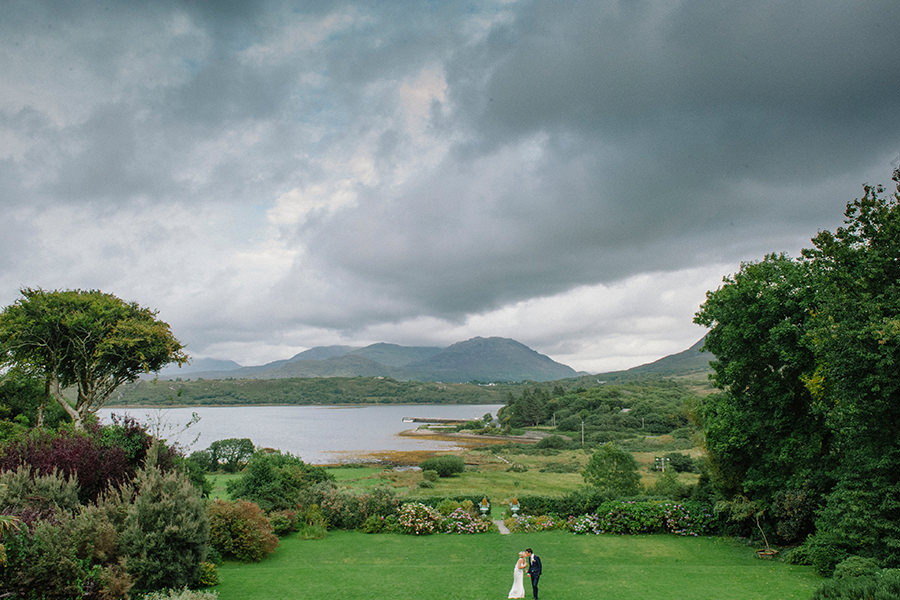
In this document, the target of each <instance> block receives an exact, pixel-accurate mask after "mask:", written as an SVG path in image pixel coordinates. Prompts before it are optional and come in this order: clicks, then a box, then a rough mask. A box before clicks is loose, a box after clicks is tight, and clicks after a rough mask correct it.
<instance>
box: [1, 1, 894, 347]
mask: <svg viewBox="0 0 900 600" xmlns="http://www.w3.org/2000/svg"><path fill="white" fill-rule="evenodd" d="M897 22H900V5H898V4H897V3H896V2H893V1H889V0H884V1H873V2H866V3H863V4H857V5H847V4H843V3H836V2H835V3H812V2H801V3H782V2H774V1H772V2H764V3H745V2H716V3H712V4H711V3H693V2H667V1H663V0H659V1H655V2H654V1H648V2H613V1H610V2H567V3H562V4H561V3H549V2H538V1H534V2H532V1H520V2H514V3H507V2H497V3H496V4H490V3H479V4H476V5H464V4H462V3H456V2H446V3H420V2H389V3H375V4H372V3H361V2H350V1H346V2H333V3H326V2H302V3H296V2H227V3H223V2H216V3H205V2H201V3H196V2H195V3H182V2H154V3H115V4H108V5H103V4H96V3H71V2H59V3H52V2H19V3H12V4H11V5H10V10H8V11H6V14H5V18H4V19H2V20H0V39H2V40H3V41H2V42H0V61H2V62H3V63H4V64H3V66H4V67H5V74H6V76H7V78H6V86H5V88H4V87H2V86H0V139H2V140H3V141H4V142H5V143H6V142H7V141H8V143H6V145H5V149H4V150H5V152H4V153H0V194H2V196H3V198H2V201H3V202H4V206H5V208H7V209H9V208H15V209H19V210H18V212H16V213H15V214H16V215H17V216H16V217H15V218H14V219H8V220H7V222H6V225H5V227H4V228H3V229H2V231H0V239H2V240H3V241H0V246H2V249H3V250H4V257H2V258H0V279H2V280H5V281H15V282H16V285H19V284H26V285H28V284H31V281H19V279H22V278H26V277H32V276H34V277H35V278H45V279H41V280H42V281H46V280H47V278H49V279H52V277H55V276H60V274H61V273H62V274H63V275H69V276H70V277H71V279H66V280H65V282H66V284H68V282H69V281H72V282H73V283H74V284H75V285H84V284H81V283H80V282H79V281H77V280H76V279H79V278H80V279H81V280H82V281H88V282H90V284H91V285H96V286H97V287H104V288H105V287H108V286H111V285H114V286H116V287H117V289H112V290H110V291H112V292H114V293H115V292H119V293H122V294H123V295H127V294H125V291H129V290H133V291H134V292H135V293H136V294H139V295H140V296H141V297H137V298H135V299H136V300H138V301H140V302H142V303H146V304H151V305H154V304H155V305H158V306H166V307H167V310H170V311H172V313H173V314H177V315H178V317H177V318H178V319H179V323H180V324H181V326H182V327H183V328H184V331H186V332H189V335H190V336H191V338H192V340H203V341H201V342H200V343H199V345H200V347H201V348H202V344H204V343H208V344H212V343H216V344H227V343H228V342H229V341H234V343H235V344H238V343H249V342H250V341H252V340H253V339H254V337H257V338H264V337H266V338H267V339H268V338H278V337H279V336H287V337H289V336H291V335H300V334H299V333H297V332H307V331H311V330H317V328H318V330H321V331H326V332H327V333H325V334H323V335H325V336H327V335H333V336H337V337H339V336H345V338H344V339H345V341H346V339H347V337H349V336H352V333H353V332H365V331H373V330H374V331H379V332H384V331H389V330H390V329H391V328H394V329H395V330H396V331H398V332H400V331H402V332H403V334H404V335H407V336H409V335H411V334H410V330H409V329H404V328H405V327H412V326H413V325H409V324H410V323H412V324H415V323H418V322H429V323H431V322H433V323H442V324H443V325H442V326H443V327H445V328H446V330H447V331H452V332H454V333H455V332H457V331H461V330H462V328H463V324H465V323H466V322H467V319H469V318H471V316H472V315H478V314H487V313H489V312H490V311H492V310H494V309H497V308H500V307H504V306H508V305H509V303H513V302H517V301H522V300H529V299H532V298H535V297H549V296H553V295H554V294H560V293H563V292H566V291H567V290H572V289H575V288H577V287H578V286H585V285H588V286H589V285H594V284H597V283H609V282H616V281H625V280H627V279H628V278H629V277H631V276H633V275H635V274H638V273H646V272H657V271H666V270H678V269H685V268H690V267H695V266H702V265H706V264H709V263H710V262H711V261H715V262H717V263H719V264H722V263H736V262H737V261H740V260H746V259H754V258H758V257H761V256H762V255H763V254H764V253H765V252H770V251H778V250H782V249H785V250H793V249H794V248H796V247H798V245H802V244H804V243H805V242H806V241H808V238H809V237H811V236H812V235H814V234H815V232H816V230H817V229H820V228H823V227H833V226H834V224H835V223H836V222H837V221H838V220H839V218H840V213H841V211H842V209H843V205H844V203H845V202H846V201H848V200H849V199H850V198H852V197H853V196H855V195H858V194H859V186H860V184H861V183H863V182H864V181H870V182H878V181H872V178H873V177H874V178H876V179H878V178H881V179H880V180H883V179H886V178H887V176H888V175H889V173H890V169H891V167H892V165H890V164H883V163H885V161H888V160H895V161H896V158H895V157H897V156H898V155H900V154H898V153H900V146H898V138H900V136H898V133H900V122H898V116H897V115H900V94H898V93H897V92H898V89H897V86H898V81H900V73H898V70H900V69H898V67H897V65H900V47H898V46H897V44H896V43H895V42H894V37H896V36H895V35H894V32H893V26H894V24H895V23H897ZM323 24H327V25H328V26H329V27H330V29H327V30H326V29H323V28H324V27H325V25H323ZM323 32H327V33H323ZM423 72H428V73H429V74H434V76H435V77H440V76H443V77H445V78H446V84H447V89H446V95H438V96H440V97H438V96H435V97H434V98H432V99H431V104H430V106H428V107H426V110H425V113H426V117H427V120H426V122H424V123H422V124H421V131H420V130H419V129H416V128H413V130H409V129H406V128H405V121H404V119H405V118H406V117H407V115H406V114H405V113H404V110H405V107H404V106H402V105H401V104H402V98H401V101H400V102H398V97H400V94H399V89H400V86H403V85H409V83H410V82H411V81H415V80H416V78H417V77H418V76H419V75H420V74H421V73H423ZM422 155H427V156H422ZM354 160H359V161H360V162H362V163H364V166H363V167H360V170H359V171H357V170H354V169H355V166H354V165H352V164H350V163H352V162H353V161H354ZM367 169H369V170H370V171H371V174H370V175H369V176H368V177H366V176H363V175H360V174H359V173H366V172H367V171H366V170H367ZM337 180H340V181H341V182H342V183H343V182H344V181H349V185H350V186H352V191H353V193H354V194H355V197H354V200H353V201H351V202H347V203H346V204H342V205H340V207H335V206H331V205H328V206H327V208H322V207H319V208H313V209H311V212H309V213H308V214H306V215H305V217H304V218H302V219H300V220H299V221H298V222H296V223H294V224H291V223H290V222H287V221H286V222H279V223H277V224H272V223H269V222H268V221H267V220H266V211H267V209H269V208H272V207H273V205H274V203H275V201H276V199H278V198H279V197H281V196H282V195H283V194H286V193H288V192H290V191H291V190H295V189H302V190H312V192H308V193H310V194H315V193H316V192H315V190H317V189H325V190H326V192H323V195H325V194H327V193H329V192H328V190H333V189H335V188H336V186H335V185H332V184H334V182H335V181H337ZM311 200H321V199H320V198H312V199H311ZM67 204H71V205H72V206H75V207H77V208H78V209H79V210H80V211H83V213H79V214H83V215H84V219H83V224H84V227H86V228H87V229H86V230H85V231H82V232H79V234H80V236H82V237H75V238H74V243H77V242H78V240H84V241H85V242H91V241H92V240H93V239H95V238H97V237H98V236H104V235H109V237H110V239H109V240H106V241H105V242H104V243H103V244H100V243H97V244H93V245H91V244H86V245H89V246H90V248H87V249H84V250H82V249H78V250H72V251H69V252H66V251H65V250H64V249H63V248H62V245H58V244H57V243H56V242H52V241H48V240H47V239H42V238H40V237H38V236H39V234H38V233H37V232H39V231H44V230H46V231H47V232H49V233H48V234H47V235H56V236H57V238H59V239H63V238H64V237H65V235H66V233H67V232H66V231H65V225H64V224H62V223H61V224H59V225H53V224H49V223H48V222H47V221H46V217H43V218H42V217H35V219H41V220H40V222H34V223H27V224H25V223H23V222H22V221H21V219H22V218H24V217H22V216H21V215H24V214H26V213H27V214H35V215H42V214H44V213H42V212H41V210H39V209H41V208H51V207H61V206H65V205H67ZM313 204H316V203H315V202H313ZM316 206H318V205H316ZM322 206H325V205H324V204H322ZM172 207H189V208H187V209H185V212H179V211H178V210H171V211H170V210H165V209H170V208H172ZM26 209H27V210H26ZM30 211H33V213H32V212H30ZM155 211H159V213H160V214H166V215H178V216H179V218H183V219H185V220H186V222H185V223H183V224H180V225H181V226H180V227H178V226H175V225H174V224H172V223H166V224H165V227H161V228H156V227H153V225H152V223H151V222H150V221H151V220H152V215H153V214H154V212H155ZM10 214H13V213H10ZM109 215H113V216H114V217H115V219H112V220H110V219H107V218H106V217H108V216H109ZM182 215H187V216H182ZM200 215H202V217H201V216H200ZM210 215H221V218H220V219H219V220H217V221H215V222H210V219H211V217H210ZM132 216H133V218H130V217H132ZM92 218H93V221H95V222H96V223H99V226H98V229H97V230H96V231H95V230H91V229H90V227H91V226H90V225H88V224H89V223H90V222H91V221H92ZM191 218H195V219H197V221H191V220H190V219H191ZM15 219H20V221H16V220H15ZM111 222H114V223H116V224H118V226H119V227H120V228H122V231H119V232H116V235H110V232H108V231H106V230H104V229H103V227H104V226H105V225H106V224H107V223H111ZM13 224H15V225H13ZM38 225H41V227H38ZM13 226H14V227H15V231H8V230H9V229H10V228H12V227H13ZM54 227H56V229H54ZM11 240H15V245H10V244H11V243H12V242H11ZM129 244H132V246H129ZM210 245H212V246H214V247H212V248H210V247H209V246H210ZM28 247H37V248H40V256H36V257H34V256H32V257H29V258H25V257H21V256H20V257H16V256H15V255H16V253H17V249H19V248H28ZM270 247H276V248H277V249H278V251H280V252H283V253H284V255H294V254H295V255H296V264H295V265H294V268H293V270H291V271H290V272H288V273H282V272H280V271H278V270H277V269H272V273H273V275H271V277H272V278H273V279H271V280H261V279H252V283H248V282H247V280H244V279H242V277H247V276H248V274H250V275H252V274H253V266H252V265H253V264H254V263H252V261H251V262H249V263H241V260H242V259H241V258H240V256H239V255H240V254H241V253H242V252H249V253H251V254H252V253H253V252H254V251H256V250H258V249H260V248H266V249H267V250H268V249H270ZM7 252H9V254H8V255H7ZM292 253H293V254H292ZM179 255H180V256H179ZM260 255H261V256H267V255H266V253H265V252H263V251H262V250H260ZM279 256H282V255H279ZM260 260H262V259H260ZM180 261H181V262H180ZM191 261H197V262H198V263H200V264H197V265H196V268H195V269H194V271H195V272H194V273H192V274H191V275H186V276H185V278H184V279H182V276H181V275H180V274H179V273H180V272H181V271H185V272H189V271H190V269H183V266H184V264H185V263H187V264H190V262H191ZM52 264H56V265H64V266H65V269H63V268H61V267H58V266H57V267H56V268H50V267H43V266H42V265H52ZM247 264H250V265H251V266H246V265H247ZM17 265H18V266H17ZM21 265H27V266H28V267H29V268H28V272H27V273H26V272H24V271H22V270H21V269H22V267H21ZM132 265H137V267H133V266H132ZM242 269H243V270H242ZM196 272H200V273H205V275H203V276H201V277H197V275H196ZM267 273H268V271H267ZM267 276H269V275H267ZM49 285H51V286H53V283H52V282H51V283H50V284H49ZM698 285H699V284H698ZM254 286H257V287H258V293H257V292H256V290H255V289H251V288H254ZM6 287H7V288H10V286H6ZM10 289H11V288H10ZM122 290H125V291H122ZM184 290H186V291H184ZM5 293H6V295H9V293H10V290H8V289H7V290H6V292H5ZM685 293H687V292H685ZM145 294H146V295H147V296H149V297H145V296H144V295H145ZM10 300H11V298H10ZM176 302H181V303H190V304H191V305H192V306H191V308H189V309H188V308H179V307H178V306H175V303H176ZM194 303H196V306H194ZM642 306H643V305H642ZM542 310H545V311H547V310H549V309H547V308H543V309H542ZM642 310H643V311H646V310H652V308H651V309H647V308H646V307H644V308H642ZM575 312H577V311H574V312H573V314H575ZM673 318H674V317H673ZM685 318H686V319H688V320H689V319H690V315H685ZM642 322H647V321H642ZM404 324H406V325H404ZM579 329H581V328H580V327H579V326H578V325H577V324H575V325H573V323H572V322H568V323H566V324H565V325H563V324H560V325H559V328H558V329H557V331H559V332H560V334H561V335H565V336H567V337H568V336H570V335H571V332H572V331H578V330H579ZM585 329H587V328H585ZM590 331H591V332H593V333H591V334H590V335H591V336H600V335H612V333H610V332H611V331H612V330H611V329H609V328H608V327H602V326H597V327H596V328H593V329H591V330H590ZM474 333H475V334H487V335H489V334H491V333H492V332H489V331H483V332H481V331H479V332H474ZM504 333H508V334H510V335H511V333H509V332H504ZM616 333H618V332H616ZM428 335H434V336H438V334H437V333H432V332H429V333H428ZM513 337H516V336H513ZM553 337H554V333H553V332H552V331H548V332H545V333H544V334H543V336H542V338H541V339H542V340H545V341H546V340H550V339H552V338H553ZM189 341H191V340H189ZM387 341H394V340H387ZM405 341H407V342H411V341H412V340H410V339H406V340H405ZM450 341H454V340H450ZM691 341H693V340H691ZM295 342H296V338H292V343H295ZM191 343H192V344H193V345H194V346H195V347H197V346H198V342H196V341H192V342H191ZM624 345H627V344H626V343H625V342H623V346H624ZM587 346H593V344H586V343H583V342H582V341H581V340H578V339H572V341H571V342H570V343H569V344H568V346H567V345H565V344H561V345H559V346H558V347H559V348H560V349H561V351H567V350H566V348H567V347H572V348H575V347H587Z"/></svg>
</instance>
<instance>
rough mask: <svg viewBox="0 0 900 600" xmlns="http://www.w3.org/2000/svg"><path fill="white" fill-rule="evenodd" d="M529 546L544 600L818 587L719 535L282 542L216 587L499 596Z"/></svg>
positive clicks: (272, 593) (396, 597) (448, 598)
mask: <svg viewBox="0 0 900 600" xmlns="http://www.w3.org/2000/svg"><path fill="white" fill-rule="evenodd" d="M526 546H531V547H533V548H534V549H535V551H536V552H537V553H538V554H539V555H540V556H541V559H542V561H543V564H544V575H543V577H542V578H541V597H542V598H545V599H550V600H553V599H565V600H596V599H597V598H615V599H617V600H646V599H648V598H664V599H665V600H710V599H715V600H791V599H798V600H800V599H803V600H805V599H807V598H809V597H810V596H811V595H812V593H813V591H814V590H815V589H816V588H817V587H818V586H819V585H820V584H821V579H820V578H819V577H818V576H816V575H815V574H814V572H813V570H812V568H811V567H798V566H792V565H787V564H784V563H782V562H778V561H763V560H759V559H757V558H756V557H755V555H754V553H753V549H752V548H750V547H748V546H746V545H744V544H741V543H739V542H736V541H733V540H728V539H720V538H684V537H677V536H593V535H590V536H575V535H572V534H570V533H565V532H560V531H553V532H544V533H532V534H512V535H500V534H481V535H469V536H466V535H434V536H425V537H414V536H407V535H399V534H379V535H366V534H364V533H359V532H347V531H332V532H329V534H328V537H326V538H325V539H322V540H310V541H304V540H300V539H298V538H297V537H296V536H290V537H288V538H284V539H283V540H282V543H281V546H280V548H279V549H278V551H277V552H276V553H275V554H273V555H272V556H270V557H269V558H267V559H265V560H263V561H262V562H260V563H255V564H239V563H226V564H225V565H223V566H222V567H221V568H220V578H221V583H220V584H219V586H217V587H216V588H215V589H216V591H217V592H218V594H219V598H220V600H276V599H277V600H281V599H283V598H299V597H303V598H323V599H325V598H327V599H328V600H343V599H348V600H349V599H353V600H357V599H359V598H373V599H385V600H387V599H390V600H414V599H415V600H420V599H421V598H440V599H441V600H463V599H465V600H481V599H485V600H487V599H496V598H506V595H507V593H508V591H509V587H510V585H511V584H512V571H513V564H514V563H515V558H516V554H517V553H518V552H519V551H520V550H522V549H524V548H525V547H526ZM528 587H529V586H528V583H527V582H526V588H528ZM528 596H529V597H530V590H529V593H528Z"/></svg>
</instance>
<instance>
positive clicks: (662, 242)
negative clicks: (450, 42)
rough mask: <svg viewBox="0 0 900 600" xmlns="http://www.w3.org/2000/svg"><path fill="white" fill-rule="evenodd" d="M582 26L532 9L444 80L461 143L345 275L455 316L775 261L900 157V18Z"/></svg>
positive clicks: (351, 255) (584, 16)
mask: <svg viewBox="0 0 900 600" xmlns="http://www.w3.org/2000/svg"><path fill="white" fill-rule="evenodd" d="M564 6H565V7H566V9H560V5H558V4H556V3H543V2H537V3H525V4H522V5H521V10H519V11H517V13H516V18H515V20H514V21H513V22H511V23H509V24H505V25H503V26H500V27H498V28H497V29H496V30H495V31H494V32H492V34H491V35H490V36H488V37H487V39H486V40H485V41H484V43H482V44H480V45H475V46H472V47H468V48H465V49H461V50H460V51H459V52H458V53H457V54H456V55H455V56H454V57H453V58H452V59H451V60H450V61H449V62H448V66H447V73H448V83H449V98H450V100H451V101H452V102H454V103H455V106H454V108H453V114H452V117H451V118H450V119H449V120H450V121H451V122H453V123H454V126H455V127H457V128H465V131H466V134H467V135H466V139H465V141H464V143H460V144H458V145H457V147H456V149H455V150H454V151H453V152H452V154H451V155H450V156H449V157H448V159H447V160H446V161H445V162H444V163H442V164H441V165H440V166H439V168H436V169H434V170H433V171H431V172H428V173H424V174H423V175H422V176H421V177H419V178H417V179H416V180H415V182H414V183H412V184H410V185H409V186H407V188H406V189H404V190H403V192H402V193H401V194H400V195H399V196H398V197H397V198H394V199H393V200H392V201H391V202H390V203H386V204H387V206H385V205H384V204H382V203H380V202H371V203H369V204H368V205H367V206H364V207H362V208H360V209H359V210H357V211H355V213H354V214H349V213H348V214H342V215H341V219H340V223H339V224H336V225H335V227H334V228H333V229H332V228H328V229H325V230H323V233H322V234H321V238H319V239H317V241H319V242H321V243H322V244H323V247H324V248H325V250H323V255H324V256H326V257H327V260H328V261H329V265H330V266H332V267H336V268H338V269H340V268H349V269H350V270H351V271H352V272H353V273H354V274H356V275H357V276H359V277H361V278H364V279H365V278H372V277H377V278H379V280H380V281H381V282H382V283H386V284H387V285H388V286H389V287H390V288H391V289H393V290H394V293H396V294H398V295H403V296H404V297H409V298H415V299H416V300H417V301H418V302H420V303H421V306H422V309H423V310H433V311H437V312H439V313H440V314H444V315H447V316H453V315H460V314H465V313H468V312H472V311H478V310H482V309H484V308H486V307H493V306H496V305H499V304H502V303H504V302H508V301H511V300H515V299H520V298H525V297H530V296H532V295H536V294H546V293H554V292H558V291H561V290H564V289H566V288H567V287H571V286H574V285H578V284H579V283H583V282H585V281H613V280H616V279H618V278H621V277H624V276H626V275H629V274H631V273H635V272H641V271H648V270H667V269H672V268H685V267H689V266H692V265H696V264H698V263H699V262H700V261H702V260H708V258H709V255H710V254H711V250H710V248H715V252H716V253H717V254H718V256H719V257H720V258H729V259H733V258H735V257H738V258H740V257H746V254H745V253H746V252H747V250H748V246H749V247H750V249H751V250H752V251H754V252H755V253H756V255H757V256H761V255H762V254H763V253H765V252H768V251H774V250H781V249H794V247H795V246H796V245H797V244H798V243H802V242H803V241H804V240H808V238H809V237H811V236H812V235H814V233H815V231H816V230H817V229H818V228H820V227H822V226H823V225H831V224H832V223H834V221H835V219H836V218H837V217H838V216H839V215H840V212H841V209H842V207H843V204H844V203H845V202H846V201H847V200H848V199H849V198H850V196H848V192H850V190H851V189H853V190H857V189H858V185H859V183H860V182H859V181H858V180H854V177H858V175H859V173H860V170H861V169H864V168H865V167H867V166H869V165H871V164H872V163H873V162H875V161H878V160H883V159H884V158H885V157H886V156H887V155H889V154H890V153H891V152H892V151H896V149H897V147H898V145H897V144H898V133H900V117H898V115H900V94H898V92H900V89H898V87H900V85H898V83H900V68H898V65H900V49H898V46H897V45H896V44H894V43H893V41H892V37H893V36H892V35H891V34H890V29H891V27H890V25H888V24H889V23H896V22H900V5H898V4H896V3H893V2H882V3H868V4H867V5H866V6H865V7H864V8H863V9H861V10H857V9H858V8H859V7H857V6H847V5H840V4H828V3H826V4H825V5H823V4H822V3H806V4H796V3H793V4H790V5H786V4H784V3H780V2H773V3H768V4H761V3H737V2H734V3H716V4H715V5H714V6H710V5H708V4H703V5H700V4H698V3H667V2H661V3H648V2H643V3H571V4H566V5H564ZM529 145H534V146H535V147H536V150H535V152H534V154H535V157H534V158H533V159H532V160H529V159H528V157H527V156H517V155H516V151H515V150H513V149H515V148H520V149H521V148H523V147H527V146H529ZM523 152H524V154H527V151H523ZM887 170H888V168H887V166H885V171H887ZM829 187H831V188H832V190H833V191H831V193H829V189H828V188H829ZM823 188H824V189H823ZM767 192H768V194H767ZM788 193H790V194H791V195H790V196H787V195H786V194H788ZM823 193H824V194H825V195H824V196H823ZM369 206H371V207H377V208H372V209H371V210H370V209H369V208H368V207H369ZM804 227H805V229H804ZM798 230H799V231H801V232H802V233H799V234H798ZM751 236H752V237H754V238H755V243H748V238H750V237H751ZM700 240H702V242H701V241H700ZM786 244H787V245H788V246H789V248H785V245H786ZM331 261H333V262H331Z"/></svg>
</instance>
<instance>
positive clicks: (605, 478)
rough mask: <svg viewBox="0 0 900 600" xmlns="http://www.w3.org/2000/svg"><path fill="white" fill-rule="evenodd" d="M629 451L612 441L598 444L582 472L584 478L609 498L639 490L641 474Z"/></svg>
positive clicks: (629, 494) (630, 494)
mask: <svg viewBox="0 0 900 600" xmlns="http://www.w3.org/2000/svg"><path fill="white" fill-rule="evenodd" d="M637 471H638V464H637V461H636V460H635V458H634V456H632V455H631V453H629V452H626V451H625V450H622V449H621V448H619V447H618V446H616V445H615V444H613V443H612V442H607V443H606V444H603V445H602V446H600V447H599V448H598V449H597V451H596V452H594V454H593V455H592V456H591V459H590V460H589V461H588V464H587V466H586V467H585V468H584V471H583V472H582V476H583V477H584V480H585V481H586V482H587V483H588V484H589V485H591V486H593V487H594V488H596V489H597V490H598V491H600V492H601V493H602V494H604V495H606V496H607V497H609V498H620V497H626V496H633V495H635V494H637V493H638V492H639V491H640V482H641V476H640V475H638V472H637Z"/></svg>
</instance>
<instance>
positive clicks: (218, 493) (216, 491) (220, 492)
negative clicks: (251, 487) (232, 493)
mask: <svg viewBox="0 0 900 600" xmlns="http://www.w3.org/2000/svg"><path fill="white" fill-rule="evenodd" d="M239 476H240V474H239V473H208V474H207V475H206V479H207V480H208V481H209V482H210V483H212V486H213V489H212V492H211V493H210V495H209V498H210V500H219V499H221V500H230V499H231V498H230V497H229V496H228V491H227V490H226V489H225V485H226V484H227V483H228V482H229V481H231V480H232V479H235V478H237V477H239Z"/></svg>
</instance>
